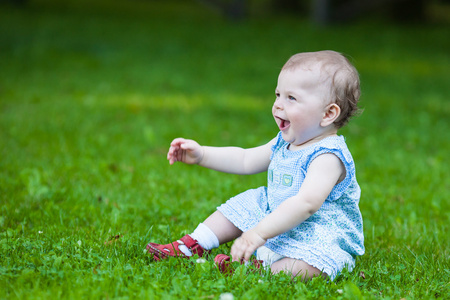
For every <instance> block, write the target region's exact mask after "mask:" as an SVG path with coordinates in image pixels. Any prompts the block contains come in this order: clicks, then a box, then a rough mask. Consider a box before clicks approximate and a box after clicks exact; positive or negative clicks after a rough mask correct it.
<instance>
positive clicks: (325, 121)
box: [320, 103, 341, 127]
mask: <svg viewBox="0 0 450 300" xmlns="http://www.w3.org/2000/svg"><path fill="white" fill-rule="evenodd" d="M340 114H341V108H340V107H339V105H337V104H336V103H331V104H330V105H328V106H327V107H326V108H325V110H324V113H323V118H322V122H320V125H321V126H322V127H326V126H328V125H330V124H333V123H334V121H336V119H337V118H338V117H339V115H340Z"/></svg>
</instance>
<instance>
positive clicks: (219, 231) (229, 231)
mask: <svg viewBox="0 0 450 300" xmlns="http://www.w3.org/2000/svg"><path fill="white" fill-rule="evenodd" d="M203 224H205V225H206V226H208V227H209V229H211V230H212V232H214V234H215V235H216V236H217V239H218V240H219V243H220V244H224V243H227V242H229V241H232V240H234V239H236V238H238V237H240V236H241V234H242V231H241V230H240V229H239V228H237V227H236V226H234V224H233V223H231V222H230V221H229V220H228V219H227V218H225V216H224V215H223V214H222V213H221V212H220V211H218V210H216V211H215V212H214V213H213V214H212V215H210V216H209V217H208V218H207V219H206V220H205V221H203Z"/></svg>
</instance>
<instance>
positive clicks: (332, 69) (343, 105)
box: [282, 50, 361, 128]
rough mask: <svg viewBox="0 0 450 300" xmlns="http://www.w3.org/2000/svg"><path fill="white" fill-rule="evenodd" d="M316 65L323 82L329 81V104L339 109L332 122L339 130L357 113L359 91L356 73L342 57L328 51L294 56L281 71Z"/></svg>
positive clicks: (339, 54)
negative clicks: (333, 104) (339, 111)
mask: <svg viewBox="0 0 450 300" xmlns="http://www.w3.org/2000/svg"><path fill="white" fill-rule="evenodd" d="M317 65H319V67H320V70H321V76H322V77H323V78H324V82H328V81H330V86H331V90H330V98H329V99H328V101H329V103H336V104H337V105H338V106H339V107H340V109H341V113H340V115H339V117H338V118H337V119H336V121H334V125H335V126H336V127H337V128H341V127H342V126H344V125H345V124H347V122H348V121H349V119H350V118H351V117H352V116H354V115H356V114H357V113H358V112H359V109H358V106H357V105H358V100H359V97H360V95H361V89H360V83H359V75H358V71H357V70H356V68H355V67H354V66H353V65H352V64H351V63H350V61H349V60H348V59H347V58H346V57H345V56H344V55H342V54H341V53H338V52H335V51H330V50H326V51H318V52H304V53H298V54H295V55H293V56H292V57H291V58H290V59H289V60H288V61H287V62H286V64H285V65H284V66H283V68H282V71H283V70H293V69H295V68H298V67H312V66H317ZM323 74H325V75H323Z"/></svg>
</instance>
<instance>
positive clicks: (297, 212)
mask: <svg viewBox="0 0 450 300" xmlns="http://www.w3.org/2000/svg"><path fill="white" fill-rule="evenodd" d="M342 175H344V176H345V168H344V166H343V164H342V162H341V161H340V159H339V158H338V157H337V156H335V155H334V154H322V155H320V156H318V157H317V158H316V159H314V160H313V162H312V163H311V165H310V166H309V168H308V172H307V174H306V177H305V180H304V182H303V184H302V186H301V188H300V190H299V192H298V194H297V195H295V196H294V197H291V198H288V199H287V200H286V201H284V202H283V203H282V204H280V206H279V207H278V208H277V209H276V210H274V211H273V212H272V213H271V214H269V215H268V216H266V217H265V218H264V219H263V220H262V221H261V222H259V223H258V225H256V226H255V227H254V228H252V229H250V230H248V231H246V232H244V233H243V234H242V235H241V237H240V238H238V239H237V240H236V241H235V243H234V244H233V246H232V247H231V255H232V257H233V261H240V260H241V259H242V258H243V259H244V260H246V261H248V260H249V259H250V256H251V255H252V254H253V252H255V250H256V249H257V248H259V247H261V246H263V245H264V244H265V243H266V241H267V240H268V239H270V238H273V237H275V236H277V235H280V234H282V233H284V232H286V231H288V230H291V229H292V228H294V227H296V226H298V225H299V224H300V223H302V222H303V221H305V220H306V219H308V218H309V217H310V216H311V215H313V214H314V213H315V212H316V211H317V210H319V208H320V207H321V206H322V204H323V202H324V201H325V199H326V198H327V197H328V195H329V194H330V192H331V190H332V189H333V187H334V186H335V185H336V184H337V183H338V181H339V180H340V178H341V177H342Z"/></svg>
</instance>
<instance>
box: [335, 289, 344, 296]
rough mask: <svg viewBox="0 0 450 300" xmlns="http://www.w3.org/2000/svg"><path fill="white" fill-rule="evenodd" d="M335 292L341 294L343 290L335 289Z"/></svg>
mask: <svg viewBox="0 0 450 300" xmlns="http://www.w3.org/2000/svg"><path fill="white" fill-rule="evenodd" d="M336 292H337V293H338V294H341V295H342V294H343V293H344V291H343V290H341V289H338V290H336Z"/></svg>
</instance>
